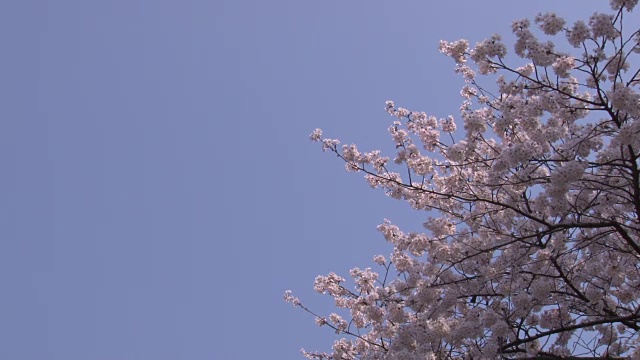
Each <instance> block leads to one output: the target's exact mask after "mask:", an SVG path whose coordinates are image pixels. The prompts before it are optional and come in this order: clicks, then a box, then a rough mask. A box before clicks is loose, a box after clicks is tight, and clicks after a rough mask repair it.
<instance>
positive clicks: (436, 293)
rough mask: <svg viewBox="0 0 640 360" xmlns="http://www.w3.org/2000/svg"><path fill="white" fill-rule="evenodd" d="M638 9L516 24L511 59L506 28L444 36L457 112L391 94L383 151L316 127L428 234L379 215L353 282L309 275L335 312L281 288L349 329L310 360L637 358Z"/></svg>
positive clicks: (624, 1)
mask: <svg viewBox="0 0 640 360" xmlns="http://www.w3.org/2000/svg"><path fill="white" fill-rule="evenodd" d="M637 3H638V0H611V1H610V4H611V9H612V12H611V13H610V14H602V13H595V14H593V15H592V16H591V17H590V18H589V19H588V20H586V21H577V22H575V23H573V24H568V23H567V22H566V21H565V20H564V19H562V18H561V17H559V16H557V15H555V14H553V13H544V14H539V15H537V16H536V17H535V18H534V20H533V24H532V22H531V21H530V20H526V19H525V20H519V21H515V22H514V23H513V26H512V29H513V33H514V34H515V36H516V39H517V40H516V42H515V46H514V52H515V54H516V55H517V57H518V58H515V57H514V59H516V61H521V62H522V64H517V65H515V66H512V65H509V64H507V62H509V61H507V60H506V55H507V48H506V46H505V45H504V44H503V43H502V42H501V38H500V36H498V35H494V36H492V37H490V38H489V39H487V40H485V41H483V42H480V43H478V44H476V45H475V47H472V48H470V46H469V43H468V41H466V40H458V41H454V42H446V41H442V42H441V43H440V50H441V51H442V52H443V53H444V54H446V55H448V56H449V57H451V58H452V59H453V60H454V61H455V64H456V68H455V71H456V72H457V73H459V74H461V75H462V77H463V78H464V80H465V86H464V87H463V89H462V91H461V95H462V98H463V100H462V106H461V107H460V117H459V120H458V119H455V118H454V117H453V116H449V117H447V118H441V119H438V118H436V117H434V116H430V115H427V114H426V113H424V112H420V111H412V110H407V109H405V108H402V107H399V106H397V105H396V104H395V103H394V102H392V101H388V102H387V104H386V111H387V112H388V113H389V114H391V115H392V116H393V118H394V121H393V123H392V124H391V126H390V127H389V133H390V134H391V137H392V140H393V143H394V144H395V148H396V149H397V152H396V153H395V154H394V158H393V159H390V158H389V157H385V156H383V155H382V153H381V152H380V151H371V152H361V151H360V150H359V149H358V148H357V146H356V145H342V146H340V145H339V141H338V140H334V139H329V138H325V137H323V135H322V131H321V130H319V129H317V130H315V131H314V132H313V133H312V135H311V139H312V140H313V141H315V142H319V143H320V144H321V145H322V147H323V149H324V150H325V151H328V152H330V153H334V154H335V155H337V156H338V157H339V158H340V159H341V160H342V161H344V163H345V164H346V169H347V171H350V172H359V173H362V174H364V176H365V179H366V181H367V182H368V184H369V185H370V186H371V187H373V188H382V189H384V191H385V192H386V194H387V195H389V196H391V197H393V198H396V199H399V200H403V201H406V202H408V203H409V204H410V205H411V206H412V207H413V208H414V209H416V210H419V211H424V212H425V214H426V216H429V217H428V218H427V220H426V222H425V223H424V227H425V231H424V232H404V231H402V230H401V229H400V228H399V227H398V226H396V225H394V224H392V223H391V222H389V221H385V222H384V223H383V224H381V225H380V226H379V227H378V230H379V231H380V232H381V233H382V234H383V235H384V237H385V239H386V240H387V241H388V242H389V243H391V245H392V246H393V250H392V252H391V255H390V256H389V257H388V258H385V257H384V256H381V255H378V256H376V257H375V258H374V259H373V260H374V262H375V263H376V265H375V266H374V269H375V270H374V269H371V268H366V269H359V268H355V269H353V270H351V272H350V276H351V278H352V279H353V283H354V286H347V283H346V280H345V278H343V277H341V276H339V275H337V274H335V273H330V274H328V275H327V276H318V277H317V278H316V280H315V285H314V287H315V290H317V291H318V292H320V293H323V294H327V295H329V296H331V297H332V298H333V299H334V300H335V306H336V307H337V308H339V309H341V310H336V311H337V312H340V313H342V314H343V316H341V315H339V314H337V313H333V314H330V315H328V316H324V315H322V314H316V313H315V312H313V310H311V309H309V308H307V307H305V306H304V305H303V304H302V303H301V302H300V300H299V299H298V298H296V297H295V296H294V295H292V293H291V292H289V291H288V292H286V293H285V300H287V301H289V302H290V303H292V304H293V305H294V306H295V307H299V308H301V309H304V310H305V311H307V312H309V313H310V314H312V315H313V316H315V318H316V322H317V323H318V324H319V325H323V326H326V327H329V328H331V329H333V330H334V331H335V332H337V333H340V334H343V335H344V338H342V339H340V340H338V341H336V342H335V343H334V345H333V350H332V352H330V353H309V352H306V351H304V350H303V353H304V355H306V357H308V358H310V359H516V358H518V359H605V358H606V359H640V336H639V330H640V161H639V157H640V69H639V68H638V67H637V66H635V67H634V66H633V63H634V59H635V60H637V57H638V55H639V54H640V30H635V29H628V28H626V27H624V26H623V25H625V24H626V22H625V20H626V19H627V18H628V17H632V16H633V15H630V14H631V11H632V10H633V8H634V7H635V6H636V5H637ZM627 22H628V21H627ZM534 25H535V26H534ZM549 39H553V40H554V41H555V42H554V41H551V40H549ZM561 49H567V50H571V49H573V50H572V51H571V52H563V51H562V50H561ZM518 59H519V60H518ZM635 63H636V64H638V62H637V61H636V62H635ZM481 76H487V77H488V78H492V79H497V85H496V86H493V85H492V86H491V87H483V86H482V85H481V82H480V79H481ZM485 78H486V77H485ZM459 123H461V124H462V126H463V127H464V131H462V129H460V130H459V131H456V129H457V124H459ZM346 314H349V315H348V316H346Z"/></svg>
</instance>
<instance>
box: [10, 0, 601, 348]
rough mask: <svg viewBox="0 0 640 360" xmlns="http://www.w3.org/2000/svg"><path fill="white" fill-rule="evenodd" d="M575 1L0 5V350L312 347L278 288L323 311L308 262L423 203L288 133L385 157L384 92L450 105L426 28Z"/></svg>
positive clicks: (445, 65)
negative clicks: (393, 194) (389, 190)
mask: <svg viewBox="0 0 640 360" xmlns="http://www.w3.org/2000/svg"><path fill="white" fill-rule="evenodd" d="M584 3H585V2H584V1H577V0H573V1H565V2H562V3H559V2H520V1H517V2H516V1H497V0H487V1H482V2H476V1H466V2H446V1H445V2H428V1H393V2H392V1H377V0H374V1H371V0H369V1H364V0H353V1H338V0H325V1H299V0H289V1H285V0H272V1H258V0H247V1H240V0H236V1H231V0H209V1H204V0H182V1H169V0H154V1H151V0H127V1H124V0H111V1H90V0H57V1H45V0H40V1H36V0H14V1H12V0H9V1H4V2H2V3H1V4H0V44H2V47H3V49H2V50H3V51H2V54H3V55H2V57H0V65H1V66H0V79H2V80H1V81H0V96H1V97H2V99H3V101H2V104H3V105H2V106H1V107H0V115H1V120H0V126H1V128H0V165H2V169H3V176H2V177H0V189H1V192H0V195H1V196H2V197H1V201H0V284H1V285H2V294H3V295H2V296H1V297H0V339H2V340H1V341H0V342H1V343H2V345H1V346H0V358H2V359H14V360H20V359H39V360H42V359H51V360H75V359H78V360H87V359H92V360H94V359H95V360H103V359H104V360H112V359H119V360H120V359H122V360H124V359H154V360H165V359H166V360H168V359H191V360H199V359H255V358H267V359H268V358H274V359H298V358H300V354H299V349H300V348H301V347H304V348H306V349H307V350H328V349H329V348H330V345H331V341H332V339H333V334H332V333H331V332H330V330H328V329H325V328H318V327H317V326H316V325H315V324H314V323H313V319H312V318H311V317H309V316H307V315H306V314H304V313H303V312H301V311H299V310H294V309H293V308H291V306H290V305H288V304H285V303H284V302H283V300H282V294H283V292H284V290H287V289H292V290H293V291H294V293H295V294H296V295H298V296H300V297H301V298H302V300H303V301H304V303H305V304H307V305H308V306H310V307H312V308H313V309H314V310H317V311H318V312H320V313H327V314H328V313H330V312H331V311H332V307H331V301H330V300H329V299H328V298H324V297H322V296H320V295H316V294H315V293H314V292H313V289H312V284H313V279H314V278H315V276H316V275H318V274H325V273H328V272H329V271H335V272H337V273H341V274H344V275H346V274H347V273H348V269H350V268H351V267H354V266H360V267H366V266H373V263H372V261H371V258H372V257H373V255H376V254H380V253H382V254H387V253H388V252H389V251H390V247H389V246H388V245H387V244H386V243H385V241H384V239H383V238H382V236H381V235H379V234H378V233H377V232H376V230H375V228H376V226H377V225H378V224H379V223H381V222H382V220H383V219H384V218H389V219H391V220H392V221H393V222H395V223H397V224H400V225H403V226H406V227H407V228H411V229H418V228H419V225H420V223H421V221H422V220H423V219H424V217H425V214H419V213H414V212H412V211H410V210H409V209H408V206H405V205H404V204H402V203H399V202H396V201H394V200H392V199H388V198H386V197H385V196H384V194H383V193H381V192H376V191H374V190H371V189H370V188H369V187H368V186H367V185H366V184H365V183H364V181H363V180H362V179H361V178H360V176H359V175H353V174H347V173H345V172H344V170H343V169H344V167H343V164H341V163H340V162H339V161H338V159H336V158H335V157H332V156H330V155H328V154H323V153H322V151H321V150H320V148H319V146H317V144H312V143H310V142H309V141H308V134H309V133H310V132H311V130H313V129H314V128H316V127H321V128H323V129H324V130H325V134H326V135H329V136H331V137H339V138H341V139H342V140H343V142H348V143H350V142H355V143H358V144H359V145H361V147H362V148H363V149H373V148H379V147H383V148H385V149H389V145H390V143H389V139H388V136H387V134H386V128H387V126H388V124H389V121H390V118H389V117H388V115H387V114H385V112H384V111H383V108H384V102H385V101H386V100H388V99H393V100H395V101H396V103H397V104H398V105H400V106H404V107H408V108H410V109H416V110H424V111H427V112H428V113H429V114H433V115H436V116H439V117H440V116H446V115H449V114H454V115H456V112H457V109H458V106H459V102H460V98H459V96H458V93H459V89H460V86H461V81H460V79H459V78H458V77H457V76H456V75H455V74H454V73H453V62H452V61H451V60H450V59H448V58H446V57H445V56H443V55H441V54H439V53H438V50H437V45H438V41H439V40H440V39H448V40H455V39H458V38H461V37H466V38H469V39H470V40H471V41H472V43H474V42H475V41H479V40H482V39H483V38H484V37H486V36H489V35H491V34H493V33H496V32H498V33H502V34H508V33H509V29H510V24H511V21H512V20H514V19H517V18H521V17H532V16H534V15H535V14H536V13H537V12H539V11H543V10H548V9H552V10H556V11H557V12H558V13H560V14H562V15H569V18H571V19H576V18H584V17H586V16H588V14H590V13H591V12H592V11H593V10H594V8H577V7H575V6H576V4H584ZM591 3H592V2H589V4H591ZM607 3H608V2H606V1H599V2H597V3H596V2H593V4H594V6H595V7H598V8H600V9H605V8H606V7H607ZM590 6H591V5H590Z"/></svg>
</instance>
